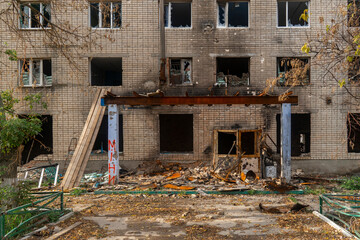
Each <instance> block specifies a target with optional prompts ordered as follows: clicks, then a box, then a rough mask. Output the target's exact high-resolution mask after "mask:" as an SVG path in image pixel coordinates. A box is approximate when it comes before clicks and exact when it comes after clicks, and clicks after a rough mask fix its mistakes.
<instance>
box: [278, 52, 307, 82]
mask: <svg viewBox="0 0 360 240" xmlns="http://www.w3.org/2000/svg"><path fill="white" fill-rule="evenodd" d="M277 77H278V78H279V81H278V83H279V85H280V86H291V85H296V86H299V85H308V84H309V83H310V64H309V58H284V57H281V58H277Z"/></svg>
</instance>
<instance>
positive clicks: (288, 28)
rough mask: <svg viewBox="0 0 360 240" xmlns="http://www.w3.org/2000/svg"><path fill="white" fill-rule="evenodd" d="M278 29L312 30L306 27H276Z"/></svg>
mask: <svg viewBox="0 0 360 240" xmlns="http://www.w3.org/2000/svg"><path fill="white" fill-rule="evenodd" d="M276 28H277V29H307V28H310V26H304V27H279V26H276Z"/></svg>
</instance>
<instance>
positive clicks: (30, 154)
mask: <svg viewBox="0 0 360 240" xmlns="http://www.w3.org/2000/svg"><path fill="white" fill-rule="evenodd" d="M27 117H28V116H26V115H22V116H20V118H27ZM39 119H40V120H41V121H42V125H41V129H42V130H41V132H40V133H39V134H38V135H36V136H35V139H36V140H35V139H30V141H28V142H27V143H26V144H25V146H24V150H23V151H22V153H21V163H22V164H25V163H28V162H29V161H31V160H33V159H34V158H35V157H37V156H39V155H42V154H52V153H53V118H52V116H50V115H41V116H40V117H39Z"/></svg>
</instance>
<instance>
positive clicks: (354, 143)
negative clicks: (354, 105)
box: [346, 113, 360, 153]
mask: <svg viewBox="0 0 360 240" xmlns="http://www.w3.org/2000/svg"><path fill="white" fill-rule="evenodd" d="M346 126H347V143H348V144H347V149H348V152H354V153H359V152H360V113H349V114H348V116H347V121H346Z"/></svg>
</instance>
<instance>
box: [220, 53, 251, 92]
mask: <svg viewBox="0 0 360 240" xmlns="http://www.w3.org/2000/svg"><path fill="white" fill-rule="evenodd" d="M216 63H217V68H216V83H215V86H219V87H227V86H231V87H238V86H246V85H249V84H250V69H249V67H250V58H217V59H216Z"/></svg>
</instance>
